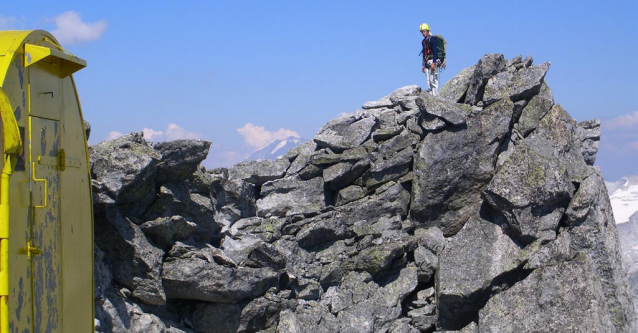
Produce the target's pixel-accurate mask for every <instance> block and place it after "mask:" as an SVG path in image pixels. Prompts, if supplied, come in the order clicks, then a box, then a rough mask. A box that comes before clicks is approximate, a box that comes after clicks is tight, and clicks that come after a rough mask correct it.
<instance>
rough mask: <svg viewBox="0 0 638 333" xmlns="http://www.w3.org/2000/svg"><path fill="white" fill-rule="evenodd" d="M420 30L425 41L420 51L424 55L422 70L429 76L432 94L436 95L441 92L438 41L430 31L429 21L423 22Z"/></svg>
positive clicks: (422, 42) (429, 86)
mask: <svg viewBox="0 0 638 333" xmlns="http://www.w3.org/2000/svg"><path fill="white" fill-rule="evenodd" d="M419 30H421V34H422V35H423V41H421V46H422V47H423V49H422V50H421V53H420V54H422V55H423V62H422V65H421V71H422V72H423V73H425V77H426V78H427V81H428V88H429V91H430V94H432V95H434V96H436V95H438V94H439V71H438V68H437V67H438V66H440V65H441V59H439V58H438V54H439V52H438V49H437V45H436V41H435V40H434V38H432V34H431V33H430V26H429V25H428V24H427V23H423V24H421V25H420V26H419Z"/></svg>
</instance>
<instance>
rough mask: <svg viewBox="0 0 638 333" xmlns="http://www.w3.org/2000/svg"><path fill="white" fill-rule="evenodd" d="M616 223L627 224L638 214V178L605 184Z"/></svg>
mask: <svg viewBox="0 0 638 333" xmlns="http://www.w3.org/2000/svg"><path fill="white" fill-rule="evenodd" d="M605 185H607V191H608V192H609V199H610V201H611V208H612V210H613V212H614V218H615V220H616V223H617V224H618V223H625V222H628V221H629V218H630V217H631V216H632V215H633V214H635V213H636V212H638V176H636V175H632V176H627V177H623V178H621V179H620V180H618V181H616V182H605Z"/></svg>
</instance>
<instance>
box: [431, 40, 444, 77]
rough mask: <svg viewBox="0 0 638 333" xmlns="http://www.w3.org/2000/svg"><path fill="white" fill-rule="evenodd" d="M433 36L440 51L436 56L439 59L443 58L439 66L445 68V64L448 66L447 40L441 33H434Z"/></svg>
mask: <svg viewBox="0 0 638 333" xmlns="http://www.w3.org/2000/svg"><path fill="white" fill-rule="evenodd" d="M432 37H433V38H434V41H435V42H436V49H437V50H438V53H439V54H437V55H436V57H437V58H438V59H441V66H439V67H441V68H443V69H445V66H446V63H445V60H446V59H445V51H446V48H447V41H446V40H445V38H443V36H441V35H434V36H432Z"/></svg>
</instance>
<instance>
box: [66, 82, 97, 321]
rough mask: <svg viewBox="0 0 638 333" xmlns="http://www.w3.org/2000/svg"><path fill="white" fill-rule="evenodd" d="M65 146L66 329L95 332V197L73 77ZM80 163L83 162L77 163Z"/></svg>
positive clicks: (68, 90)
mask: <svg viewBox="0 0 638 333" xmlns="http://www.w3.org/2000/svg"><path fill="white" fill-rule="evenodd" d="M62 82H63V83H62V92H63V100H64V105H65V108H64V109H63V111H62V117H61V119H62V122H64V124H65V126H64V127H63V128H62V133H61V134H62V135H61V146H62V147H63V149H64V151H65V155H66V160H67V167H66V169H65V170H64V171H62V172H60V177H61V182H60V187H61V193H62V200H61V201H60V202H61V206H60V220H61V221H62V239H63V240H64V243H63V246H62V274H63V280H62V281H63V286H62V288H63V290H64V298H63V303H64V310H63V311H64V312H63V317H64V318H65V320H64V322H63V328H64V329H63V332H92V331H93V318H94V317H95V316H94V309H95V304H94V300H93V291H94V288H93V223H92V222H93V220H92V218H93V200H92V199H91V178H90V171H89V162H88V148H87V146H86V138H85V132H84V120H83V119H82V113H81V110H80V104H79V101H78V99H77V96H76V89H75V84H74V82H73V79H72V77H69V78H65V79H64V80H63V81H62ZM78 163H79V165H77V164H78Z"/></svg>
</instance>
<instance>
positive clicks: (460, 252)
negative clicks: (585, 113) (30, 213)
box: [90, 54, 635, 333]
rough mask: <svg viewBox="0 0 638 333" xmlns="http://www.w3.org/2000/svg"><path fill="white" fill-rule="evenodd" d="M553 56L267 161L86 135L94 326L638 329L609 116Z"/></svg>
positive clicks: (478, 72) (365, 114)
mask: <svg viewBox="0 0 638 333" xmlns="http://www.w3.org/2000/svg"><path fill="white" fill-rule="evenodd" d="M548 69H549V63H545V64H541V65H538V66H535V65H533V62H532V59H531V58H529V57H528V58H526V59H522V57H517V58H514V59H512V60H506V59H504V57H503V55H500V54H489V55H486V56H484V57H483V58H481V60H480V61H479V62H478V63H477V64H476V65H474V66H472V67H470V68H467V69H465V70H463V71H461V72H460V73H459V74H458V75H457V76H456V77H454V78H453V79H452V80H450V82H449V83H448V84H447V85H446V86H445V87H444V88H443V89H442V91H441V96H440V97H433V96H430V95H428V94H426V93H424V92H423V91H422V90H421V89H420V88H419V87H417V86H408V87H403V88H400V89H398V90H396V91H394V92H393V93H391V94H390V95H388V96H386V97H384V98H382V99H380V100H378V101H374V102H368V103H365V104H364V105H363V107H362V109H363V110H360V111H357V112H355V113H353V114H349V115H345V116H343V117H340V118H338V119H334V120H332V121H330V122H328V123H327V124H326V125H325V126H323V127H322V128H321V129H320V131H319V132H318V133H317V135H316V136H315V137H314V139H313V140H312V141H308V142H305V143H303V144H301V145H300V146H298V147H296V148H294V149H293V150H291V151H289V152H288V153H287V154H286V155H285V156H283V157H282V158H280V159H277V160H275V161H269V160H261V161H252V162H245V163H240V164H238V165H235V166H233V167H231V168H221V169H215V170H210V171H207V170H205V169H204V168H203V167H202V166H201V165H200V163H201V161H202V160H203V159H204V158H205V157H206V154H207V152H208V149H209V147H210V142H206V141H199V140H181V141H174V142H168V143H158V144H155V145H150V144H149V143H147V142H146V141H145V140H144V139H143V136H142V135H141V134H140V133H131V134H129V135H127V136H124V137H122V138H120V139H117V140H115V141H111V142H105V143H101V144H99V145H96V146H92V147H91V148H90V155H91V156H90V158H91V174H92V178H93V180H92V185H93V195H94V207H95V209H94V211H95V242H96V260H95V263H96V317H97V318H96V325H97V331H100V332H111V331H118V332H119V331H131V332H308V331H316V332H396V333H398V332H434V331H436V332H454V331H458V332H534V331H575V332H590V331H598V332H632V331H634V330H635V323H634V322H635V313H634V308H633V302H632V298H631V294H630V292H629V290H628V286H627V278H626V274H625V271H624V269H623V266H622V263H621V251H620V249H619V243H618V234H617V231H616V226H615V223H614V221H613V216H612V215H611V207H610V203H609V198H608V195H607V190H606V188H605V185H604V181H603V179H602V177H601V175H600V171H599V170H598V168H596V167H593V166H592V164H593V162H594V159H595V155H596V151H597V148H598V140H599V138H600V123H599V122H598V121H587V122H582V123H577V122H576V121H574V120H573V119H572V118H571V117H570V116H569V114H568V113H567V112H566V111H565V110H563V108H562V107H561V106H560V105H559V104H555V103H554V100H553V96H552V92H551V89H550V88H549V87H548V85H547V84H546V82H545V80H544V77H545V74H546V72H547V70H548Z"/></svg>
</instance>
